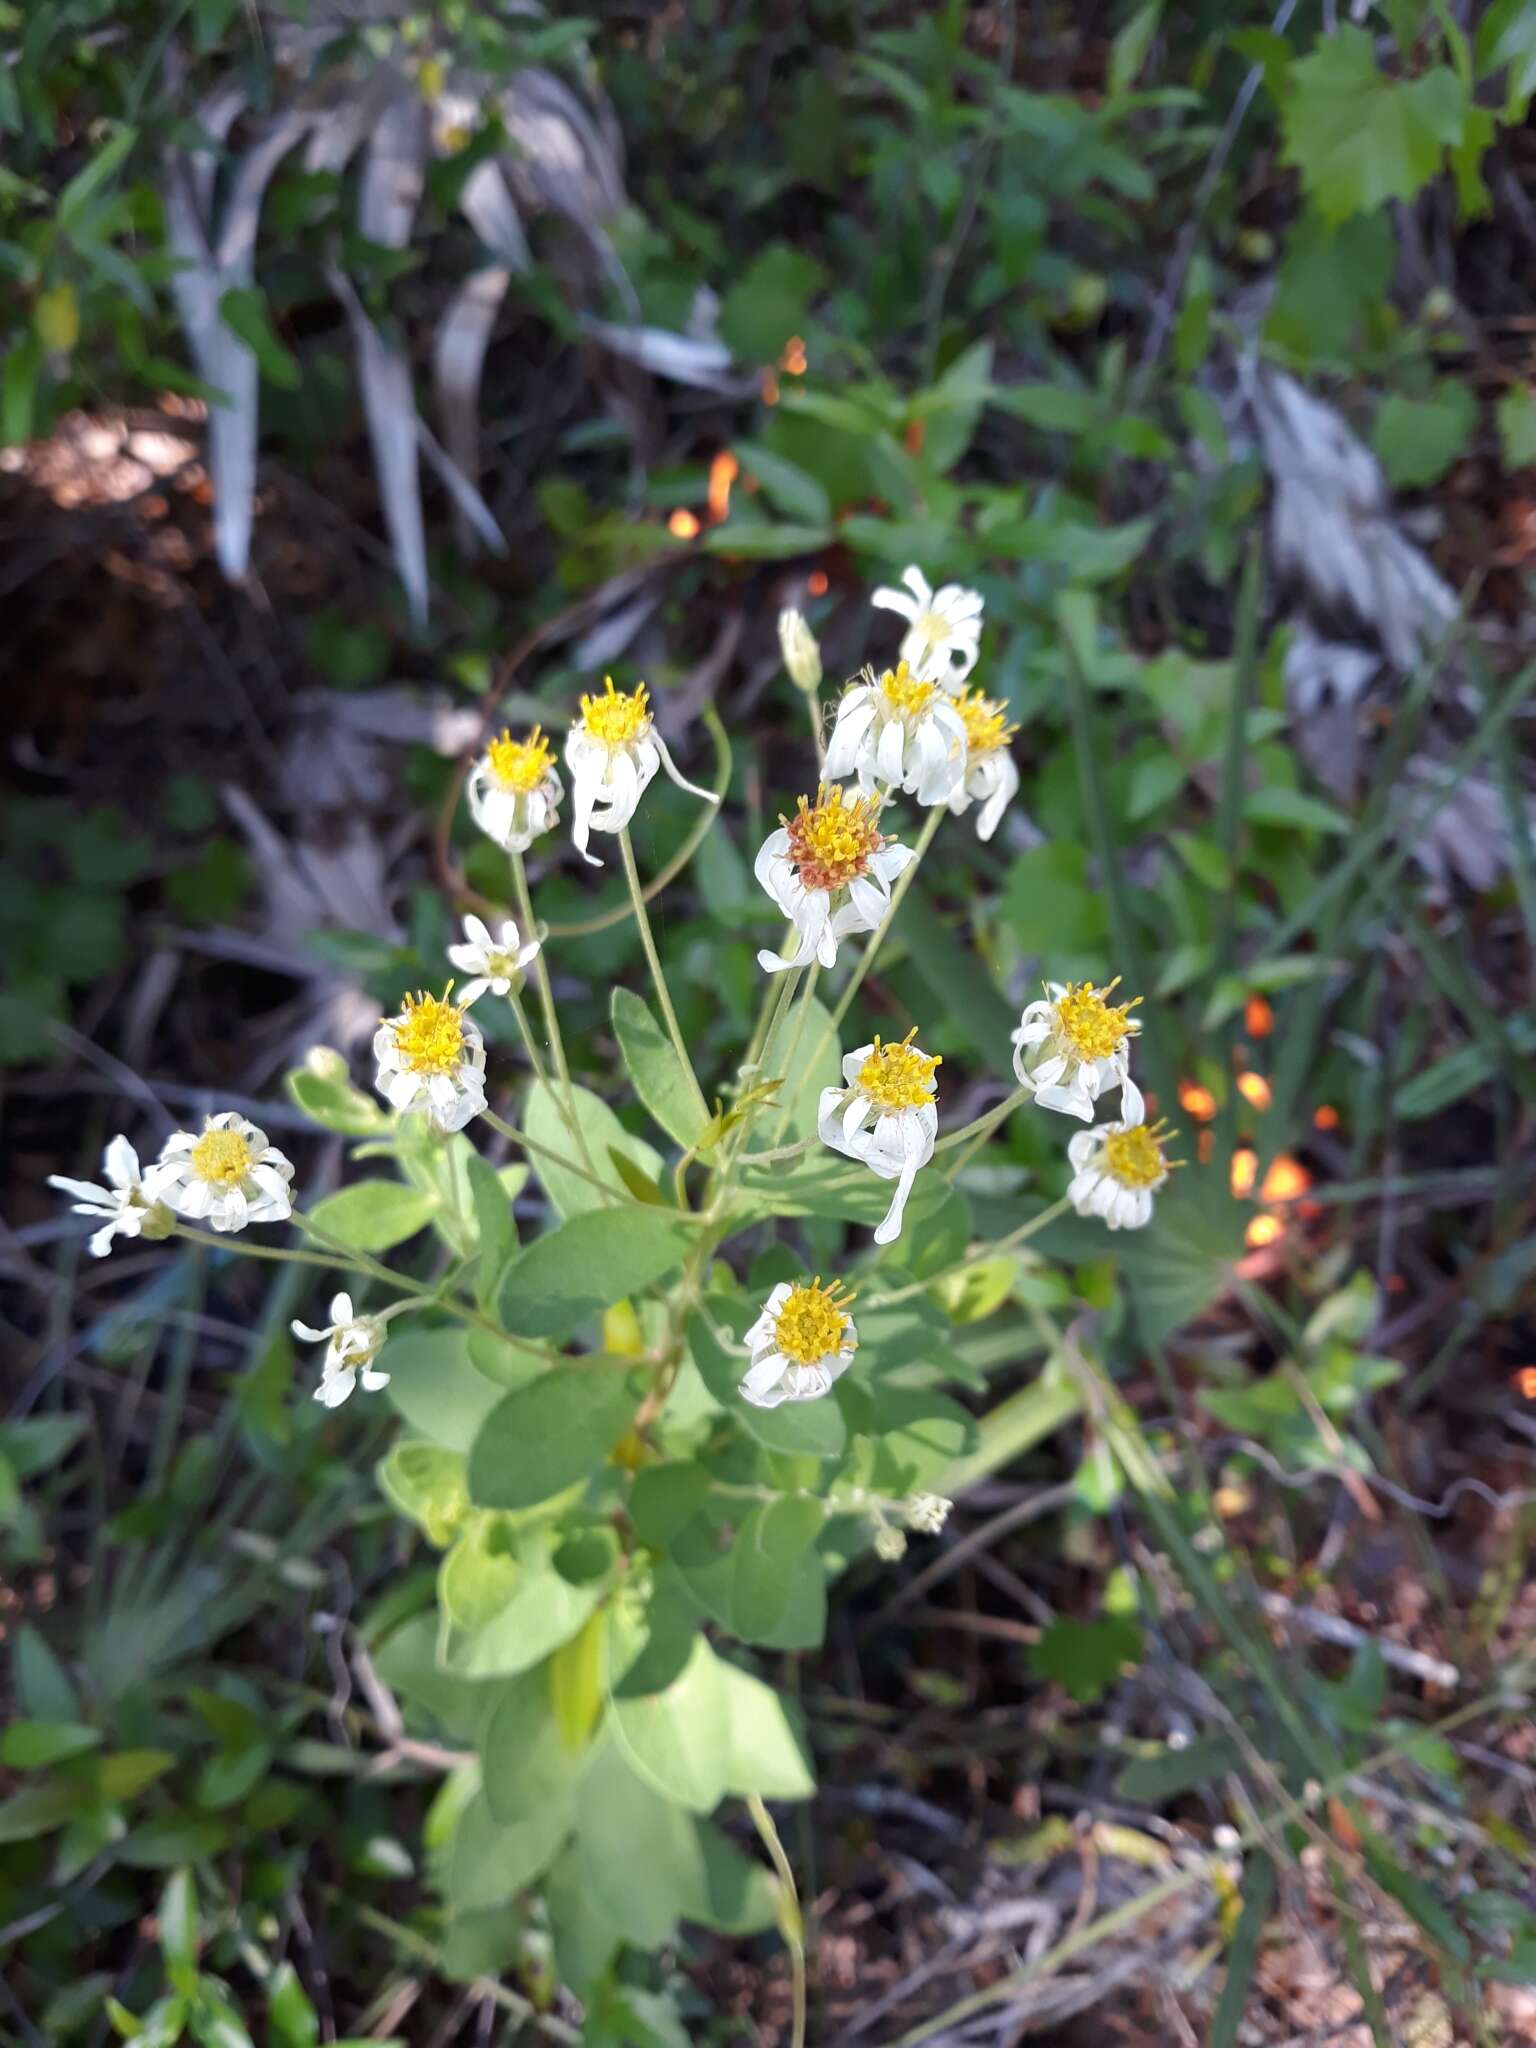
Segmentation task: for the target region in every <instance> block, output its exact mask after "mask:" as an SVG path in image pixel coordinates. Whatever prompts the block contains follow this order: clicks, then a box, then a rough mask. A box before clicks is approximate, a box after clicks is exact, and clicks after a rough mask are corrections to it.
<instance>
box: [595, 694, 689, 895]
mask: <svg viewBox="0 0 1536 2048" xmlns="http://www.w3.org/2000/svg"><path fill="white" fill-rule="evenodd" d="M605 681H606V689H605V691H604V693H603V695H602V696H601V697H597V696H586V695H583V697H582V700H581V716H580V718H578V719H577V721H576V723H575V724H574V725H573V726H572V727H571V729H570V732H569V734H568V735H567V737H566V742H565V765H566V767H567V768H569V769H570V771H571V807H572V808H571V837H572V839H574V840H575V842H576V850H577V852H578V853H579V854H580V855H581V857H582V859H583V860H585V861H590V863H591V864H592V866H593V867H595V868H600V867H601V866H602V862H601V861H600V860H599V859H598V858H597V856H596V854H593V853H588V851H587V838H588V835H589V834H590V833H593V832H622V831H623V830H624V828H625V826H626V825H627V824H628V823H629V821H630V819H631V818H632V817H633V816H634V815H635V811H636V809H637V808H638V806H639V803H640V799H641V797H642V796H644V794H645V792H646V789H647V787H648V786H649V784H650V781H651V778H652V777H653V776H654V775H655V773H656V770H657V769H658V768H665V769H666V771H667V773H668V774H669V775H670V776H671V778H672V780H673V781H674V782H675V783H676V784H677V786H678V788H679V789H686V790H687V792H688V794H689V795H690V796H698V797H702V798H703V799H704V801H705V803H707V804H712V803H715V802H716V801H717V798H716V797H715V795H714V792H713V791H712V790H708V789H700V788H698V787H697V785H696V784H694V783H692V782H688V781H686V780H685V779H684V778H683V776H681V775H680V774H679V773H678V771H677V764H676V762H675V761H674V760H673V759H672V756H671V755H670V754H669V753H668V752H667V743H666V741H665V740H664V739H663V738H662V736H661V734H660V733H659V732H658V731H657V730H656V726H655V722H654V720H653V719H652V717H651V712H650V699H649V693H648V692H647V690H646V687H645V685H644V683H641V684H640V685H639V686H638V687H637V688H636V689H633V690H616V689H615V688H614V687H613V677H612V676H608V677H607V678H606V679H605Z"/></svg>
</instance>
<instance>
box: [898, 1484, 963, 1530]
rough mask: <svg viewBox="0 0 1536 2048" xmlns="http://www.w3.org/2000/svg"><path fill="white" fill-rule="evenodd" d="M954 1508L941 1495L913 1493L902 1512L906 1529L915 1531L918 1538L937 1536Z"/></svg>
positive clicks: (950, 1501)
mask: <svg viewBox="0 0 1536 2048" xmlns="http://www.w3.org/2000/svg"><path fill="white" fill-rule="evenodd" d="M953 1506H954V1502H953V1501H952V1500H946V1499H945V1498H944V1496H943V1494H942V1493H914V1494H913V1496H912V1498H911V1499H910V1500H909V1501H908V1502H907V1504H906V1506H905V1508H904V1509H903V1510H902V1512H903V1513H904V1514H905V1516H906V1518H907V1527H908V1528H909V1529H915V1530H916V1531H917V1533H918V1535H919V1536H937V1535H938V1533H939V1531H940V1530H941V1529H942V1528H943V1526H944V1524H945V1522H947V1521H948V1519H949V1511H950V1509H951V1508H952V1507H953Z"/></svg>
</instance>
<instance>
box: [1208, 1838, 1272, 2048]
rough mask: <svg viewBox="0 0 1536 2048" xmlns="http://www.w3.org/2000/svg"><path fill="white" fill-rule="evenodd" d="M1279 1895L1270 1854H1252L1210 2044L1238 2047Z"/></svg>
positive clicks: (1244, 1877)
mask: <svg viewBox="0 0 1536 2048" xmlns="http://www.w3.org/2000/svg"><path fill="white" fill-rule="evenodd" d="M1274 1896H1275V1866H1274V1863H1273V1862H1272V1860H1271V1859H1270V1858H1269V1857H1268V1856H1250V1857H1249V1859H1248V1865H1247V1868H1246V1869H1245V1870H1244V1872H1243V1886H1242V1900H1243V1910H1242V1914H1241V1916H1240V1917H1239V1919H1238V1923H1237V1931H1236V1933H1235V1934H1234V1935H1233V1937H1232V1946H1231V1947H1230V1948H1229V1949H1228V1950H1227V1980H1226V1982H1225V1983H1224V1984H1223V1985H1222V1987H1221V1997H1220V1998H1219V1999H1218V2000H1217V2002H1216V2015H1215V2017H1214V2019H1213V2020H1212V2021H1211V2031H1210V2033H1209V2034H1208V2035H1207V2037H1206V2048H1235V2044H1236V2041H1237V2030H1238V2027H1239V2026H1240V2025H1241V2024H1242V2019H1243V2015H1244V2013H1245V2012H1246V2011H1247V2008H1248V1987H1249V1986H1250V1985H1251V1984H1252V1982H1253V1972H1254V1969H1255V1967H1256V1965H1257V1963H1258V1960H1259V1943H1260V1942H1261V1941H1262V1940H1263V1938H1264V1928H1265V1925H1266V1924H1267V1922H1268V1920H1269V1909H1270V1905H1271V1903H1272V1902H1273V1899H1274Z"/></svg>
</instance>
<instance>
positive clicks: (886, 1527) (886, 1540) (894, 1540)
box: [875, 1522, 907, 1564]
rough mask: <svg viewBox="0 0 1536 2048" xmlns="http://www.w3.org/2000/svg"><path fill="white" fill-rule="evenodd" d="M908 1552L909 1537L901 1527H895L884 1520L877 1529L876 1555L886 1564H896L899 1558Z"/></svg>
mask: <svg viewBox="0 0 1536 2048" xmlns="http://www.w3.org/2000/svg"><path fill="white" fill-rule="evenodd" d="M906 1554H907V1539H906V1537H905V1536H903V1535H902V1533H901V1531H900V1530H899V1529H893V1528H892V1527H891V1525H890V1523H889V1522H882V1523H881V1524H880V1527H879V1528H878V1529H877V1530H876V1531H875V1555H876V1557H878V1558H880V1559H881V1560H882V1561H883V1562H884V1563H885V1564H895V1563H896V1561H897V1559H898V1558H902V1557H905V1556H906Z"/></svg>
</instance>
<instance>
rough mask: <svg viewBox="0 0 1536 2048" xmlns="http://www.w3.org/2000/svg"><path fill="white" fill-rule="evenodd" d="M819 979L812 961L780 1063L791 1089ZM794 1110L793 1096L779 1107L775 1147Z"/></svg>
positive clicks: (815, 964)
mask: <svg viewBox="0 0 1536 2048" xmlns="http://www.w3.org/2000/svg"><path fill="white" fill-rule="evenodd" d="M820 977H821V963H820V962H819V961H815V960H813V961H812V963H811V965H810V967H809V968H808V970H807V971H806V977H805V980H804V982H803V983H802V984H801V987H800V1005H799V1014H798V1016H797V1017H796V1018H795V1028H794V1032H793V1033H792V1035H791V1037H790V1041H789V1047H788V1050H787V1051H786V1053H785V1055H784V1059H783V1061H782V1067H783V1073H784V1078H785V1080H786V1081H787V1082H789V1084H790V1085H791V1087H793V1085H794V1081H795V1072H796V1070H795V1061H796V1059H797V1058H798V1057H799V1053H800V1041H801V1039H802V1038H804V1036H805V1026H806V1020H807V1018H808V1017H809V1016H810V1014H811V1001H812V998H813V997H814V996H815V994H816V983H817V981H818V980H819V979H820ZM825 1036H826V1033H825V1032H823V1033H822V1037H823V1038H825ZM768 1050H769V1048H768V1046H767V1045H765V1046H764V1055H765V1057H766V1054H767V1052H768ZM820 1050H821V1047H820V1045H817V1047H816V1048H815V1050H814V1051H813V1052H812V1053H811V1055H810V1059H808V1060H807V1062H806V1064H807V1066H809V1065H810V1063H811V1061H812V1060H814V1059H815V1057H816V1053H818V1052H820ZM794 1110H795V1102H794V1097H793V1095H789V1096H787V1097H786V1098H785V1100H784V1101H783V1102H782V1103H780V1105H779V1120H778V1122H777V1123H776V1124H775V1125H774V1127H773V1142H774V1144H775V1145H778V1144H780V1143H782V1141H783V1137H784V1133H785V1132H786V1131H787V1130H788V1128H789V1120H790V1118H791V1117H792V1116H793V1115H794Z"/></svg>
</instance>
